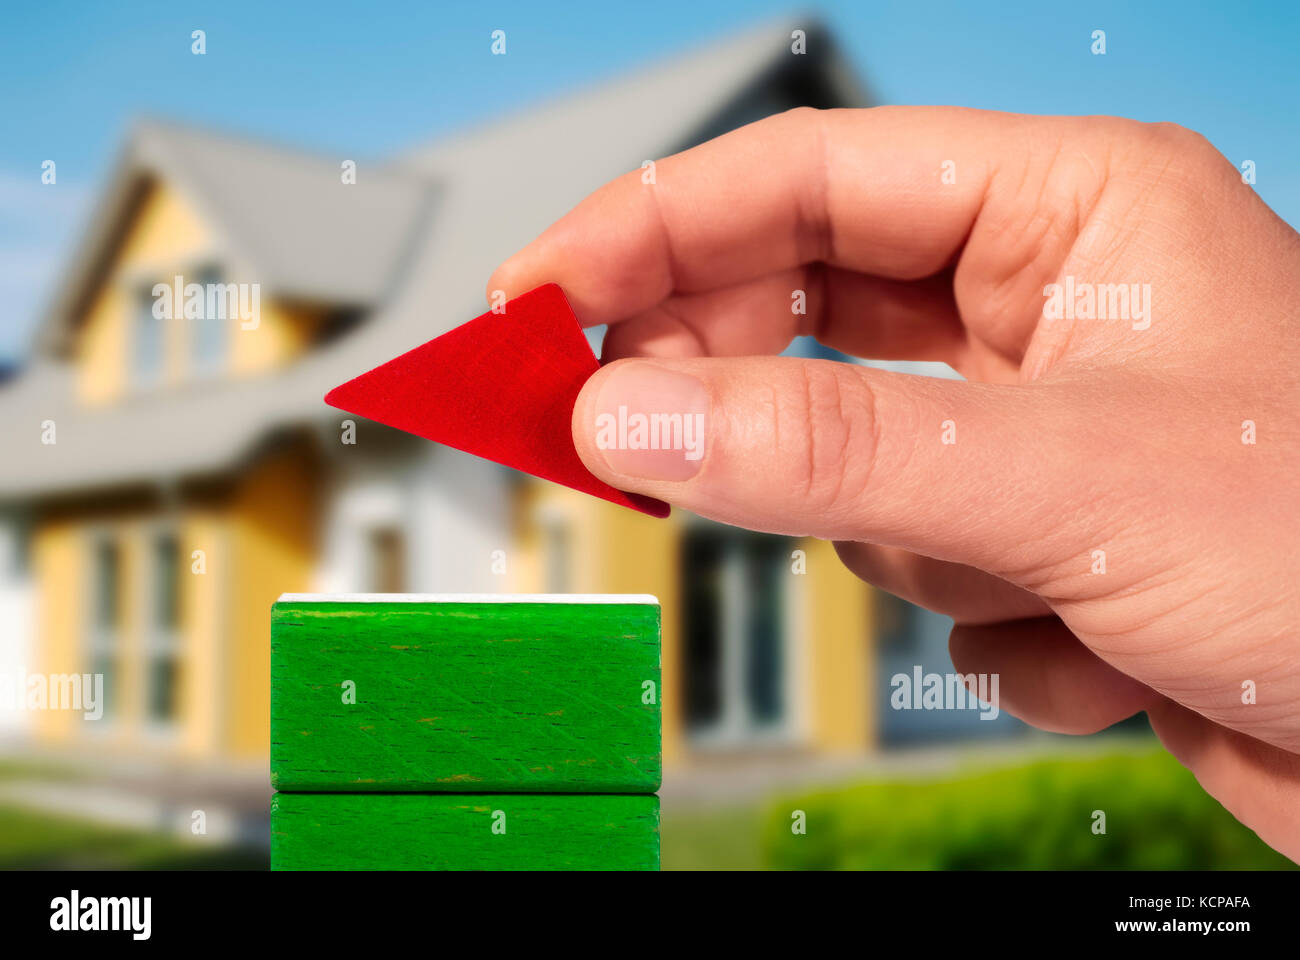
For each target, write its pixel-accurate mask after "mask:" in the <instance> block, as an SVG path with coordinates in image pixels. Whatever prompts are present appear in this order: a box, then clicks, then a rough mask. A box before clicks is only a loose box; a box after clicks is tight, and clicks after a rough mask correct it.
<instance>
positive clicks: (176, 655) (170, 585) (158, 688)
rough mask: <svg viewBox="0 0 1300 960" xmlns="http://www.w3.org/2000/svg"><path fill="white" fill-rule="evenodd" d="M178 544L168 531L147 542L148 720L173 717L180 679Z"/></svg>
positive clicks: (160, 721) (164, 721)
mask: <svg viewBox="0 0 1300 960" xmlns="http://www.w3.org/2000/svg"><path fill="white" fill-rule="evenodd" d="M180 562H181V558H180V546H179V544H178V543H177V541H176V537H175V535H174V534H171V533H162V534H159V535H157V536H155V537H154V538H153V541H152V543H151V545H150V558H149V564H150V567H151V569H150V571H149V592H150V597H149V630H148V636H147V640H146V657H147V661H146V670H145V683H146V708H147V713H148V717H149V721H150V722H151V723H153V724H156V725H160V726H167V725H170V724H172V723H174V722H175V721H176V703H177V692H178V686H179V681H180V572H181V571H180Z"/></svg>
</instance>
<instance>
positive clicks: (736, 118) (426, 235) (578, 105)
mask: <svg viewBox="0 0 1300 960" xmlns="http://www.w3.org/2000/svg"><path fill="white" fill-rule="evenodd" d="M804 28H805V29H807V30H808V32H809V47H808V53H807V54H805V55H803V56H793V55H791V53H790V30H791V27H789V26H787V25H785V24H781V25H777V26H767V27H763V28H760V29H757V30H754V31H751V32H749V33H746V34H743V35H741V36H739V37H736V38H733V39H732V40H730V41H729V42H725V43H722V44H718V45H712V46H709V47H706V48H705V49H703V50H701V51H699V52H697V53H695V54H693V55H690V56H686V57H681V58H678V59H675V60H673V61H670V62H668V63H665V64H662V65H661V66H658V67H656V68H653V69H651V70H649V71H647V72H644V73H641V74H639V75H634V76H632V77H630V78H627V79H624V80H618V81H615V82H613V83H609V84H607V85H604V86H602V87H600V88H599V89H595V90H592V91H590V92H586V93H580V94H578V95H574V96H571V97H568V98H565V99H563V100H560V101H558V102H555V103H552V104H550V105H545V106H542V107H540V108H536V109H533V110H530V111H527V112H524V113H521V114H519V115H517V116H513V117H506V118H505V119H503V120H501V121H498V122H496V123H493V124H490V125H487V126H484V127H482V128H480V129H477V130H471V131H468V132H466V133H463V134H461V135H459V136H455V137H451V138H447V139H445V140H440V141H438V142H435V143H432V144H429V145H427V146H424V147H420V148H417V149H413V150H411V151H409V152H407V153H405V154H403V155H402V156H399V157H397V158H396V159H394V160H393V161H391V162H390V163H389V164H387V165H384V166H382V167H378V166H371V165H368V164H365V163H359V164H358V167H359V170H358V177H357V184H356V186H355V187H346V188H344V187H341V186H340V184H339V162H340V161H339V158H333V157H329V158H320V157H316V156H311V155H308V154H304V153H300V152H296V151H289V150H284V149H282V148H277V147H271V146H266V145H261V144H254V143H249V142H246V141H243V140H239V139H232V138H228V137H219V136H215V135H213V134H210V133H203V132H199V131H194V130H190V129H187V128H182V127H177V126H173V125H159V124H146V125H143V126H140V127H138V128H137V129H136V131H135V133H134V134H133V138H132V141H131V144H130V145H129V146H128V149H127V150H126V152H125V155H124V157H123V161H122V164H121V166H120V168H119V173H118V175H117V176H116V177H115V179H114V181H113V185H112V186H111V187H110V190H109V192H108V195H107V196H106V197H105V200H104V206H103V208H101V211H100V212H99V214H97V216H96V218H95V221H94V222H95V223H96V224H97V225H98V227H97V229H96V230H95V231H92V233H91V234H90V235H89V236H88V237H87V238H86V241H85V243H84V245H83V247H82V249H81V251H80V252H79V253H78V254H77V256H76V258H75V259H74V261H73V266H72V278H71V282H70V283H67V284H66V286H67V287H68V288H70V289H75V288H76V286H77V284H78V282H82V283H86V282H90V281H91V280H93V278H94V277H95V276H98V275H99V274H98V273H97V272H96V271H97V270H100V271H102V269H103V268H102V261H103V249H102V248H103V247H104V246H105V245H106V244H108V243H109V242H110V241H111V240H112V238H113V236H114V235H115V234H114V231H115V230H116V229H117V227H116V225H115V224H113V223H110V221H114V220H115V219H118V218H120V217H122V216H124V215H125V214H126V213H127V211H128V210H129V203H128V198H129V195H130V183H131V182H132V180H133V179H134V178H136V177H137V176H138V175H139V173H140V171H142V170H143V171H154V170H156V171H157V172H158V173H160V174H161V175H163V176H165V177H167V178H168V182H171V183H173V184H174V186H176V187H177V189H179V190H180V191H181V192H182V193H183V194H184V196H185V197H186V198H187V199H188V200H190V201H191V202H192V203H194V204H195V206H196V208H197V209H198V211H199V212H200V214H201V215H202V216H204V217H205V218H210V221H211V223H212V224H215V229H217V230H218V231H219V232H220V234H221V235H222V236H223V237H225V238H227V239H228V241H229V243H230V245H231V249H232V255H236V254H237V255H238V256H240V257H243V258H246V259H247V261H248V262H249V269H250V270H251V271H252V275H254V276H256V277H257V278H259V279H260V280H261V282H263V284H264V287H265V288H267V289H269V290H271V291H278V292H281V293H283V294H285V295H291V296H297V297H303V298H308V299H311V300H315V301H322V302H326V303H338V304H343V305H355V306H365V307H368V308H369V310H368V312H367V317H366V319H365V320H364V321H363V322H362V323H360V324H358V325H357V326H356V327H355V328H354V329H353V330H351V331H350V332H349V333H348V334H346V335H345V336H342V337H339V338H337V339H334V340H332V341H330V342H329V343H326V344H324V345H322V346H320V347H317V348H316V349H314V350H312V351H310V352H309V353H308V354H307V355H305V356H304V357H303V358H301V359H300V360H298V361H296V362H294V363H292V364H290V365H289V366H288V367H287V368H285V369H283V370H280V371H277V372H275V373H274V374H270V375H265V376H261V377H254V378H248V379H243V380H236V381H219V382H208V383H195V384H187V385H183V386H180V387H177V388H169V389H166V391H165V393H163V392H161V391H160V394H159V395H151V394H148V393H144V394H136V395H133V396H129V397H126V398H124V399H123V400H121V401H119V402H115V403H113V404H112V405H109V406H105V407H102V408H93V409H87V408H84V407H82V406H80V405H79V404H78V403H77V402H76V401H75V399H74V397H73V395H72V391H71V382H70V380H71V378H70V375H69V372H68V370H67V368H66V362H65V361H64V360H63V359H61V358H60V356H59V347H60V346H61V345H62V344H63V343H65V342H66V336H67V331H68V329H69V327H70V325H71V324H72V323H73V321H74V320H75V311H76V301H77V297H76V296H75V295H74V294H72V293H70V294H69V296H68V297H67V298H64V300H59V301H56V303H55V305H54V307H53V308H52V310H51V314H50V316H49V318H48V319H47V321H46V323H45V327H46V328H47V329H46V331H45V336H44V337H43V339H42V341H41V347H42V349H41V350H40V351H38V353H37V356H36V359H35V360H34V362H33V364H32V365H31V367H30V368H29V369H28V370H26V371H25V372H24V373H23V374H22V375H20V376H18V377H16V378H14V379H13V380H12V381H10V383H8V384H6V385H4V386H3V387H0V448H2V449H4V450H5V451H6V461H7V462H6V465H5V468H4V470H3V471H2V472H0V498H9V499H13V498H24V499H25V498H29V497H32V496H39V495H42V494H44V495H50V494H56V493H60V492H73V491H81V490H87V489H96V488H104V487H107V486H113V485H121V484H129V483H139V482H150V481H166V480H174V479H179V478H181V477H185V476H193V475H203V474H213V473H218V472H221V471H226V470H229V469H231V468H233V467H235V466H237V465H238V464H239V463H241V462H243V461H244V460H245V459H246V458H247V457H249V456H251V455H253V453H254V452H255V451H256V449H257V447H258V444H259V443H260V442H261V441H262V440H263V439H264V438H265V437H266V436H267V435H268V434H269V433H270V432H272V431H273V430H275V429H277V428H281V427H285V426H290V425H293V424H309V423H325V422H337V421H338V420H339V419H341V418H342V416H343V415H342V414H340V413H339V412H338V411H335V410H332V409H331V408H329V407H326V406H325V405H324V403H323V402H322V397H323V395H324V394H325V393H326V391H328V390H329V389H330V388H332V387H334V386H336V385H337V384H339V383H342V382H343V381H345V380H347V379H350V378H351V377H353V376H355V375H357V374H358V373H360V372H362V371H364V370H367V369H369V368H370V367H372V366H375V365H376V364H378V363H381V362H383V361H385V360H388V359H391V358H392V357H394V356H396V355H397V354H399V353H401V352H403V351H405V350H409V349H410V348H412V347H414V346H417V345H418V344H420V343H423V342H424V341H426V340H428V339H430V338H431V337H434V336H437V335H438V334H440V333H442V332H444V331H446V330H448V329H450V328H452V327H454V326H456V325H457V324H459V323H462V322H464V321H465V320H468V319H469V318H471V317H473V316H476V315H478V314H480V313H482V312H483V311H484V310H485V309H486V304H485V303H484V300H483V286H484V284H485V283H486V281H487V278H488V276H489V275H490V274H491V271H492V270H493V269H494V268H495V267H496V266H497V264H499V263H500V262H501V261H502V260H503V259H505V257H507V256H508V255H509V254H511V253H512V252H514V251H515V250H516V249H518V248H519V247H521V246H522V245H523V244H525V243H527V242H528V241H529V240H531V239H532V238H533V237H534V236H536V235H537V234H538V233H539V232H541V230H543V229H544V228H545V227H546V226H547V225H548V224H549V223H551V222H552V221H553V220H555V219H556V218H557V217H559V216H560V215H562V214H563V213H564V212H565V211H566V210H567V209H569V208H570V207H571V206H572V205H573V204H575V203H576V202H577V201H578V200H580V199H581V198H582V197H583V196H585V195H586V194H587V193H588V192H590V191H591V190H593V189H594V188H596V187H597V186H599V185H600V184H601V183H604V182H605V181H607V180H609V179H611V178H613V177H615V176H617V175H618V174H620V173H622V172H624V171H626V170H628V169H632V168H635V167H637V166H639V165H640V163H641V162H642V161H643V160H646V159H653V158H656V157H661V156H663V155H665V153H666V152H671V151H673V150H676V149H679V148H681V147H682V146H685V145H687V144H689V143H691V142H694V141H695V140H698V139H700V138H701V137H706V136H709V135H712V134H713V133H715V132H720V129H722V128H725V127H726V126H729V125H734V124H735V123H738V122H744V121H745V120H748V119H753V117H752V116H746V115H745V114H746V113H747V112H750V113H752V112H758V113H766V112H770V110H771V109H772V108H773V107H775V108H776V109H780V108H782V107H783V106H790V105H794V104H795V103H797V102H800V100H802V99H806V97H807V93H806V91H807V90H808V89H811V88H813V87H815V88H817V89H819V90H820V91H821V92H820V93H819V94H818V98H819V99H822V100H824V101H826V102H825V103H822V104H819V105H832V104H846V105H848V104H855V103H861V102H864V99H865V98H864V95H863V94H862V92H861V91H860V89H858V88H857V87H856V86H855V85H854V83H853V81H852V78H851V74H850V73H849V72H848V71H847V70H846V69H845V67H844V65H843V63H842V61H841V60H840V59H839V57H838V54H837V53H836V52H835V51H834V48H833V46H832V45H831V43H830V38H829V36H827V35H826V34H825V33H824V32H822V31H821V30H820V29H819V28H817V27H816V25H814V24H809V25H806V26H805V27H804ZM813 81H816V82H815V83H813ZM810 84H811V86H810ZM265 293H266V290H264V296H265ZM65 301H66V302H65ZM46 419H54V420H55V422H56V424H57V443H55V444H53V445H48V446H47V445H43V444H42V443H41V442H40V436H41V428H40V424H41V422H42V421H43V420H46Z"/></svg>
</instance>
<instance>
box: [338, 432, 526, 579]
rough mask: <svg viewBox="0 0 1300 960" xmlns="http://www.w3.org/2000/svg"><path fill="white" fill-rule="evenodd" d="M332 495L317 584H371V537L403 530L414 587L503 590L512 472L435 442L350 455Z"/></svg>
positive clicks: (344, 460) (341, 459)
mask: <svg viewBox="0 0 1300 960" xmlns="http://www.w3.org/2000/svg"><path fill="white" fill-rule="evenodd" d="M333 466H334V472H333V477H332V479H331V482H330V484H329V485H328V489H327V494H326V505H325V511H324V530H323V538H322V556H321V561H320V565H319V568H318V570H317V576H316V583H315V586H314V589H315V590H316V591H317V592H320V593H345V592H353V591H357V590H363V589H367V588H368V585H367V583H366V582H365V580H366V572H367V571H366V567H367V538H368V535H369V533H370V531H372V530H373V529H375V528H376V527H384V526H392V527H396V528H398V529H400V530H401V531H402V532H403V534H404V538H405V542H406V572H407V580H408V582H407V584H406V589H407V590H408V591H409V592H412V593H425V592H427V593H497V592H502V591H506V590H508V589H509V583H508V578H506V577H502V576H497V575H494V574H493V573H492V561H491V558H492V551H493V550H496V549H508V548H509V547H510V494H509V485H510V477H509V472H508V471H507V470H505V468H503V467H498V466H497V465H495V464H492V463H488V462H487V461H484V460H480V459H478V458H476V457H471V456H469V455H468V454H463V453H460V452H459V451H456V450H451V449H448V448H440V447H437V446H435V445H434V444H422V445H420V446H419V447H417V448H416V449H415V450H413V451H411V452H410V453H408V454H406V455H404V456H401V457H397V458H387V457H385V458H372V457H365V456H357V457H354V456H351V455H345V456H341V457H339V458H337V459H336V460H335V462H334V464H333Z"/></svg>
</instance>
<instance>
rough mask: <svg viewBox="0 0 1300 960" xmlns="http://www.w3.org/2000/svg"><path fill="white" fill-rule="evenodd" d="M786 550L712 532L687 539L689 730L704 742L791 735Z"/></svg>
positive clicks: (760, 539) (751, 537) (776, 540)
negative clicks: (788, 686) (789, 730)
mask: <svg viewBox="0 0 1300 960" xmlns="http://www.w3.org/2000/svg"><path fill="white" fill-rule="evenodd" d="M788 547H789V544H788V543H787V542H786V540H785V539H783V538H781V537H770V536H762V535H759V534H747V533H743V532H741V531H731V530H727V531H723V530H720V529H715V528H713V527H705V528H701V529H699V530H697V531H695V532H693V533H690V534H688V535H687V537H686V539H685V543H684V550H685V557H684V562H683V564H682V570H683V577H684V583H683V593H684V604H683V606H684V609H685V610H686V611H687V612H686V622H685V624H684V628H685V629H684V633H685V661H686V663H685V677H684V680H685V706H686V724H687V729H688V732H689V733H690V734H691V735H692V737H693V738H695V739H697V740H699V741H709V740H720V741H724V742H725V741H738V740H744V739H758V738H766V737H770V736H773V735H780V734H782V733H784V732H785V731H786V728H787V725H788V720H789V718H790V714H791V710H790V705H789V703H788V696H787V680H788V676H789V665H788V663H787V662H786V661H787V657H786V638H787V629H786V613H787V610H786V594H785V587H786V582H787V580H788V577H787V574H788V558H789V555H790V551H789V549H788Z"/></svg>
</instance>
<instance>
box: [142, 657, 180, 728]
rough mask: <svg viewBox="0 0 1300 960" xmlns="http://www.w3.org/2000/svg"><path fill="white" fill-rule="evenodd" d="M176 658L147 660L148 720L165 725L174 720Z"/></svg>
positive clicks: (176, 676)
mask: <svg viewBox="0 0 1300 960" xmlns="http://www.w3.org/2000/svg"><path fill="white" fill-rule="evenodd" d="M178 674H179V670H178V667H177V663H176V658H175V657H172V656H154V657H151V658H150V660H149V719H151V720H153V721H156V722H160V723H167V722H170V721H172V720H174V719H175V718H176V684H177V679H178Z"/></svg>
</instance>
